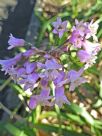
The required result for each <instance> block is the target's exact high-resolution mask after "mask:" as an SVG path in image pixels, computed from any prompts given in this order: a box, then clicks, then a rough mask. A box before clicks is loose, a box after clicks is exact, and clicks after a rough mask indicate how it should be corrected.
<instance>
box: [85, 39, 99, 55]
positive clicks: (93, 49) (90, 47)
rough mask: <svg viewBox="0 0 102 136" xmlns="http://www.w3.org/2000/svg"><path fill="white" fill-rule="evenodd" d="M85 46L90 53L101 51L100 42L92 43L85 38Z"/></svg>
mask: <svg viewBox="0 0 102 136" xmlns="http://www.w3.org/2000/svg"><path fill="white" fill-rule="evenodd" d="M83 47H84V49H85V50H86V52H87V53H89V54H95V55H96V54H97V53H98V52H99V51H100V49H101V48H100V44H99V43H92V42H90V41H88V40H85V42H84V43H83Z"/></svg>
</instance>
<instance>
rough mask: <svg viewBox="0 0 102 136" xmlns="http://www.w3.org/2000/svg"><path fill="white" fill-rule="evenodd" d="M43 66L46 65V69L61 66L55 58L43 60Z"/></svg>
mask: <svg viewBox="0 0 102 136" xmlns="http://www.w3.org/2000/svg"><path fill="white" fill-rule="evenodd" d="M45 66H46V69H47V70H50V69H60V68H62V66H61V65H60V64H58V62H57V61H56V60H55V59H51V60H47V61H46V62H45Z"/></svg>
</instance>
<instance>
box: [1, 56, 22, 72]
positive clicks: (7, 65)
mask: <svg viewBox="0 0 102 136" xmlns="http://www.w3.org/2000/svg"><path fill="white" fill-rule="evenodd" d="M20 59H21V54H18V55H16V56H15V57H14V58H11V59H8V60H0V64H1V65H2V71H5V74H7V73H9V71H10V69H11V68H12V67H14V66H15V65H16V64H17V62H18V61H20Z"/></svg>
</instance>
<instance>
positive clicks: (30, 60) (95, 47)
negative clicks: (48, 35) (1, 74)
mask: <svg viewBox="0 0 102 136" xmlns="http://www.w3.org/2000/svg"><path fill="white" fill-rule="evenodd" d="M52 25H53V27H54V29H53V33H54V34H57V35H58V36H59V38H60V39H61V38H62V36H63V34H64V33H65V32H68V30H67V21H64V22H62V20H61V18H57V21H56V22H53V24H52ZM97 29H98V23H97V22H95V23H93V21H91V23H88V22H85V23H84V22H82V21H81V22H78V21H77V20H76V21H75V26H74V27H73V28H72V33H71V35H70V37H69V38H68V39H67V40H66V41H67V43H69V45H70V44H71V45H72V46H73V47H74V48H75V49H77V50H76V51H77V52H76V54H77V57H78V58H79V60H80V62H82V63H84V64H85V65H84V67H82V68H80V69H79V70H74V69H70V70H68V71H67V70H66V69H65V67H64V66H63V65H62V63H61V59H60V55H59V52H60V53H62V54H63V53H68V52H70V49H68V50H65V49H66V48H67V47H65V46H64V45H62V46H61V47H58V48H56V49H55V50H52V51H43V50H40V49H37V48H36V47H30V49H29V50H27V51H25V52H22V53H19V54H17V55H16V56H15V57H14V58H11V59H8V60H0V64H1V65H2V69H1V70H2V71H5V74H9V75H10V76H11V78H12V79H13V80H14V81H15V82H16V83H17V84H19V85H21V86H22V87H23V89H24V90H25V91H26V90H28V89H29V90H30V91H31V92H32V95H31V96H30V100H29V107H30V109H34V108H35V107H36V106H37V105H42V106H53V105H54V104H57V105H58V106H59V107H62V106H63V104H65V103H66V104H70V102H69V101H68V99H67V97H66V95H65V88H66V85H68V87H69V91H74V90H75V88H76V87H78V86H80V85H81V84H83V83H85V82H87V80H86V79H85V78H84V77H83V76H82V75H83V73H84V70H85V69H87V68H88V67H90V66H91V65H92V64H93V63H95V60H96V58H97V53H98V52H99V50H100V44H99V43H98V39H97V37H96V33H97ZM90 38H93V42H91V41H92V40H91V41H90ZM8 44H9V45H10V46H9V47H8V49H12V48H15V47H21V46H25V41H24V40H23V39H19V38H15V37H13V35H12V34H11V35H10V39H9V41H8ZM70 47H71V46H69V47H68V48H70ZM55 54H57V55H55ZM56 56H57V57H56ZM36 88H37V89H36ZM33 92H34V94H33Z"/></svg>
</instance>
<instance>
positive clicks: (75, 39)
mask: <svg viewBox="0 0 102 136" xmlns="http://www.w3.org/2000/svg"><path fill="white" fill-rule="evenodd" d="M69 42H70V43H71V44H73V45H74V47H75V48H81V47H82V45H83V37H81V36H80V35H79V33H78V32H76V31H73V32H72V35H71V37H70V38H69Z"/></svg>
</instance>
